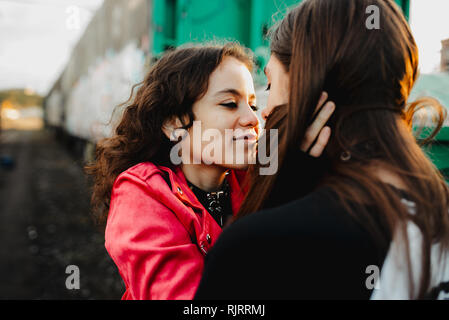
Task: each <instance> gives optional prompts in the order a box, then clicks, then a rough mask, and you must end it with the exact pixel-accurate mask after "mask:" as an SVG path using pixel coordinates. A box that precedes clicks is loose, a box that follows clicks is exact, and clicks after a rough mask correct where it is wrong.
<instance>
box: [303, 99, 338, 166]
mask: <svg viewBox="0 0 449 320" xmlns="http://www.w3.org/2000/svg"><path fill="white" fill-rule="evenodd" d="M327 98H328V94H327V93H326V92H323V94H322V95H321V98H320V100H319V101H318V105H317V107H316V109H315V113H314V114H316V113H317V112H318V110H320V108H321V106H322V105H323V104H324V102H325V101H326V100H327ZM334 111H335V103H333V102H331V101H329V102H327V103H326V105H325V106H324V107H323V108H322V109H321V111H320V113H319V114H318V116H317V117H316V119H315V121H313V123H312V124H311V125H310V127H309V128H307V131H306V134H305V136H304V140H303V142H302V144H301V150H302V151H303V152H307V150H309V148H310V146H311V145H312V144H313V142H314V141H315V140H316V143H315V145H314V146H313V147H312V148H311V149H310V151H309V154H310V155H311V156H312V157H315V158H318V157H319V156H321V154H322V153H323V150H324V148H325V147H326V145H327V143H328V142H329V138H330V136H331V128H330V127H328V126H324V125H325V124H326V122H327V121H328V120H329V118H330V117H331V115H332V113H333V112H334ZM317 137H318V139H316V138H317Z"/></svg>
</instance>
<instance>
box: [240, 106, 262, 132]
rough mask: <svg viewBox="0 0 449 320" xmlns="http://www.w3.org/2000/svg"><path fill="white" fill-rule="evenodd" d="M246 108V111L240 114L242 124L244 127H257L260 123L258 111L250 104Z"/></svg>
mask: <svg viewBox="0 0 449 320" xmlns="http://www.w3.org/2000/svg"><path fill="white" fill-rule="evenodd" d="M245 109H246V110H245V111H244V113H243V114H242V115H241V116H240V121H239V122H240V125H241V126H242V127H251V128H253V127H257V126H258V125H259V118H257V115H256V113H255V112H254V111H253V110H252V109H251V107H250V106H248V108H245Z"/></svg>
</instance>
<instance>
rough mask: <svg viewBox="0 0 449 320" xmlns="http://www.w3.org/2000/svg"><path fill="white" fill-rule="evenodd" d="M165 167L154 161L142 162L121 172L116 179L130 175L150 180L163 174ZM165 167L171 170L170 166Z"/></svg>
mask: <svg viewBox="0 0 449 320" xmlns="http://www.w3.org/2000/svg"><path fill="white" fill-rule="evenodd" d="M163 168H165V167H162V166H158V165H156V164H154V163H152V162H141V163H139V164H136V165H135V166H132V167H131V168H129V169H127V170H125V171H123V172H122V173H121V174H119V175H118V176H117V179H116V181H118V180H120V179H122V178H123V177H129V176H132V177H135V178H137V179H139V180H142V181H148V180H149V179H151V178H153V177H154V176H155V175H156V176H157V175H162V174H163V173H164V171H163ZM165 169H166V170H170V169H168V168H165Z"/></svg>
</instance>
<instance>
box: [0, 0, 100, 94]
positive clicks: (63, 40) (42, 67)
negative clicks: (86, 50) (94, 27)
mask: <svg viewBox="0 0 449 320" xmlns="http://www.w3.org/2000/svg"><path fill="white" fill-rule="evenodd" d="M102 3H103V0H0V90H2V89H10V88H28V89H31V90H33V91H35V92H37V93H39V94H46V93H47V91H48V90H49V88H50V87H51V85H52V83H53V82H54V81H55V80H56V79H57V78H58V76H59V74H60V73H61V72H62V70H63V69H64V66H65V65H66V63H67V61H68V59H69V57H70V53H71V50H72V48H73V47H74V46H75V44H76V43H77V41H78V40H79V38H80V36H81V35H82V33H83V32H84V30H85V28H86V26H87V24H88V23H89V21H90V20H91V18H92V17H93V15H94V13H95V11H96V10H97V9H98V7H99V6H101V4H102Z"/></svg>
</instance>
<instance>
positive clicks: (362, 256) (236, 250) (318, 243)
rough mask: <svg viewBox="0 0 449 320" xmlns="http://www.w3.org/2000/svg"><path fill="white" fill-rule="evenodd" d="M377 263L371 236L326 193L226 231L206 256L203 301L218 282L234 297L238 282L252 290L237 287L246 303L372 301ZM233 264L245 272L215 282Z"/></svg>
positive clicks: (266, 212)
mask: <svg viewBox="0 0 449 320" xmlns="http://www.w3.org/2000/svg"><path fill="white" fill-rule="evenodd" d="M378 258H379V257H378V255H377V254H376V246H375V242H374V241H373V240H372V238H371V237H370V236H369V235H368V232H367V231H366V230H365V229H363V227H361V226H359V225H358V224H357V223H356V222H355V221H354V219H352V218H351V217H350V216H349V214H348V213H347V212H346V211H345V209H344V208H343V206H341V205H340V204H339V202H338V201H337V199H336V196H335V193H334V192H332V190H330V189H328V188H321V189H319V190H317V191H315V192H312V193H311V194H309V195H307V196H306V197H304V198H302V199H300V200H296V201H293V202H290V203H288V204H285V205H283V206H280V207H276V208H272V209H269V210H264V211H260V212H256V213H254V214H252V215H249V216H247V217H245V218H242V219H241V220H239V221H237V222H235V223H234V224H233V225H231V226H229V227H228V228H226V229H225V230H224V231H223V233H222V235H221V236H220V238H219V239H218V240H217V242H216V243H215V245H214V247H213V248H212V250H211V251H210V253H209V255H208V256H206V265H207V268H206V271H205V279H204V282H203V285H202V288H203V289H204V291H203V290H202V291H201V292H200V296H201V295H202V294H204V293H206V292H207V294H210V292H209V290H211V291H213V289H210V288H209V285H208V284H207V282H211V281H214V279H215V280H216V279H218V282H217V285H218V284H220V285H221V286H225V287H226V286H227V284H226V283H227V282H229V283H230V285H229V292H228V293H229V294H230V292H231V291H233V290H232V288H231V287H233V286H234V287H235V286H239V285H238V284H237V282H240V281H241V282H242V283H243V282H244V283H246V284H251V287H252V289H248V290H246V289H244V288H240V287H238V288H239V290H242V293H241V295H242V297H243V298H292V297H293V298H323V297H327V298H360V297H362V298H368V297H369V294H370V293H369V292H368V290H367V289H366V287H365V279H366V273H365V272H366V268H367V267H368V266H369V265H372V264H378V263H379V260H378ZM230 264H234V265H235V266H237V265H238V266H244V269H239V272H238V274H237V276H236V275H235V274H233V277H236V279H234V280H233V279H229V278H228V277H223V276H220V277H218V276H216V275H218V274H223V273H225V272H226V269H229V268H231V267H232V266H231V265H230ZM217 271H219V272H217ZM262 279H264V280H263V281H262ZM339 288H340V289H339ZM341 288H344V289H341ZM245 290H246V291H245ZM234 291H235V290H234ZM226 292H227V291H226V290H224V291H223V294H227V293H226ZM275 292H276V293H275ZM219 294H221V293H219ZM230 297H231V296H230Z"/></svg>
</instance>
